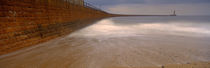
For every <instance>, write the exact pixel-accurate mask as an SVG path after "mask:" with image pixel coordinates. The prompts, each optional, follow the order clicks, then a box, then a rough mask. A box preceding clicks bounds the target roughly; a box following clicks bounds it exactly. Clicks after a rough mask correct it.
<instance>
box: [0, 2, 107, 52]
mask: <svg viewBox="0 0 210 68" xmlns="http://www.w3.org/2000/svg"><path fill="white" fill-rule="evenodd" d="M107 16H110V15H109V14H107V13H105V12H103V11H100V10H95V9H93V8H90V7H87V6H85V5H77V4H73V3H69V2H66V0H0V55H3V54H7V53H9V52H13V51H16V50H19V49H21V48H25V47H29V46H32V45H36V44H39V43H42V42H46V41H48V40H51V39H54V38H56V37H60V36H63V35H65V34H68V33H71V32H72V31H74V30H77V29H79V28H82V27H84V26H85V25H88V24H90V23H81V22H80V21H84V20H91V19H96V18H103V17H107Z"/></svg>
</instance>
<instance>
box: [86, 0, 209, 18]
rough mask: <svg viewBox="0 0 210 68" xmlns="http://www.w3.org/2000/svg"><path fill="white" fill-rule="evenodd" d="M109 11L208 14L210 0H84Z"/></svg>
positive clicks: (122, 12)
mask: <svg viewBox="0 0 210 68" xmlns="http://www.w3.org/2000/svg"><path fill="white" fill-rule="evenodd" d="M86 1H87V2H90V3H92V4H93V5H95V6H96V7H98V8H102V9H103V10H105V11H108V12H110V13H120V14H171V11H172V10H176V11H177V13H178V14H180V15H210V13H209V12H210V8H209V6H210V0H86Z"/></svg>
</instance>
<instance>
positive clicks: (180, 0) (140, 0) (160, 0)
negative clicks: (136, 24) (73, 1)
mask: <svg viewBox="0 0 210 68" xmlns="http://www.w3.org/2000/svg"><path fill="white" fill-rule="evenodd" d="M85 1H86V2H90V3H93V4H99V5H116V4H189V3H190V4H192V3H210V0H85Z"/></svg>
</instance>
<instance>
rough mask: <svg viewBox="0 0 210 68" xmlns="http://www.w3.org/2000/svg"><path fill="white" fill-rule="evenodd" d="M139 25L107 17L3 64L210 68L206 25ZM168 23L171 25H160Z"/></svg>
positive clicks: (0, 67) (4, 67) (14, 67)
mask: <svg viewBox="0 0 210 68" xmlns="http://www.w3.org/2000/svg"><path fill="white" fill-rule="evenodd" d="M110 22H111V23H110ZM137 25H138V24H135V25H132V26H131V25H126V26H125V25H122V24H120V25H119V24H114V23H113V20H112V21H110V20H109V19H108V20H107V19H105V20H102V21H99V22H98V23H96V24H94V25H91V26H89V27H87V28H84V29H81V30H79V31H77V32H74V33H72V34H70V35H68V36H65V37H62V38H57V39H54V40H51V41H49V42H46V43H43V44H40V45H37V46H33V47H29V48H25V49H23V50H20V51H17V52H14V53H10V54H7V55H3V56H0V68H210V64H209V62H210V43H209V41H210V38H209V36H208V35H209V33H208V30H206V31H205V30H203V31H204V32H203V33H202V32H201V31H200V32H197V31H192V30H191V32H190V31H188V30H184V32H181V31H180V30H179V29H175V27H176V28H177V27H179V28H182V29H183V28H184V29H189V26H187V27H186V25H185V26H179V25H176V26H170V25H171V24H168V25H166V24H164V25H163V24H158V25H157V23H153V24H151V23H150V24H149V25H148V24H142V23H141V24H140V25H139V26H137ZM142 25H143V26H142ZM150 26H152V27H150ZM164 26H170V27H171V28H170V29H162V28H160V27H164ZM190 28H192V27H190ZM193 28H194V29H193V30H202V29H201V28H199V29H198V28H195V27H194V26H193ZM145 29H146V30H145ZM154 29H155V30H154ZM157 29H160V30H159V31H158V30H157ZM153 30H154V31H153ZM168 30H170V31H172V32H170V31H168ZM136 32H137V33H136ZM142 32H143V33H142ZM160 32H161V33H160ZM173 32H174V33H173ZM185 32H186V33H185ZM189 32H190V33H189ZM162 66H163V67H162ZM199 66H200V67H199Z"/></svg>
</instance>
